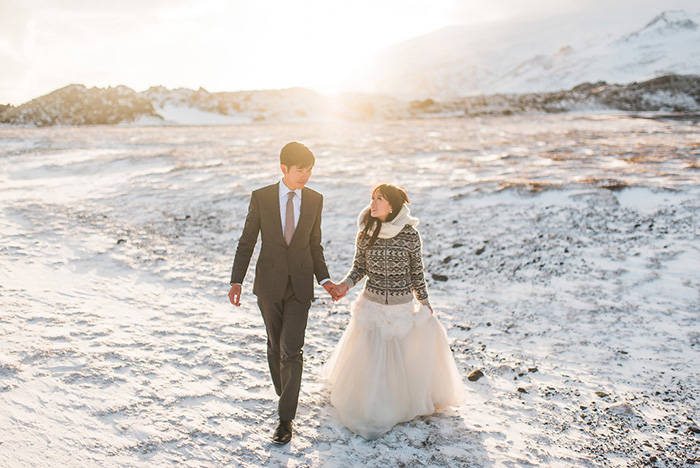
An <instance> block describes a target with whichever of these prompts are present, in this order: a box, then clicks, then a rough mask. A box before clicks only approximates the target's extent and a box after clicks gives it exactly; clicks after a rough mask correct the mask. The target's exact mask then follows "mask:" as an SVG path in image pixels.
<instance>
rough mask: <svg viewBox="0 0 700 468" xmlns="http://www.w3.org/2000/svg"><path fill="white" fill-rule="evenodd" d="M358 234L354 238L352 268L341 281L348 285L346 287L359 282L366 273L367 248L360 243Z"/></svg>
mask: <svg viewBox="0 0 700 468" xmlns="http://www.w3.org/2000/svg"><path fill="white" fill-rule="evenodd" d="M360 235H361V234H360V233H358V234H357V239H356V240H355V258H354V259H353V261H352V268H351V269H350V271H349V272H348V274H347V275H345V278H343V280H342V281H341V283H345V284H347V285H348V289H350V288H352V287H353V286H355V285H356V284H357V283H359V282H360V280H362V278H364V277H365V275H366V274H367V249H366V248H363V247H362V246H361V245H360Z"/></svg>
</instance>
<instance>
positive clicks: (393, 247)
mask: <svg viewBox="0 0 700 468" xmlns="http://www.w3.org/2000/svg"><path fill="white" fill-rule="evenodd" d="M416 224H417V223H416ZM368 244H369V236H362V234H361V233H360V234H358V235H357V241H356V243H355V259H354V260H353V265H352V269H351V270H350V271H349V272H348V274H347V275H345V278H343V281H342V282H343V283H345V284H347V285H348V288H352V287H353V286H355V285H356V284H357V283H358V282H360V280H362V278H364V277H365V275H366V276H367V282H366V283H365V289H364V291H363V294H364V296H365V297H366V298H367V299H369V300H370V301H372V302H376V303H379V304H405V303H407V302H411V301H413V296H414V295H415V297H416V299H417V300H418V302H420V303H421V304H423V305H430V302H429V300H428V289H427V287H426V284H425V275H424V273H423V254H422V246H423V244H422V242H421V238H420V234H418V231H417V230H416V229H415V228H414V227H413V226H411V225H410V224H406V225H404V226H403V228H402V229H401V230H400V231H399V233H398V234H396V235H395V236H393V237H390V238H384V239H383V238H379V239H377V241H376V242H375V243H374V245H373V246H372V247H369V248H368V247H367V246H368Z"/></svg>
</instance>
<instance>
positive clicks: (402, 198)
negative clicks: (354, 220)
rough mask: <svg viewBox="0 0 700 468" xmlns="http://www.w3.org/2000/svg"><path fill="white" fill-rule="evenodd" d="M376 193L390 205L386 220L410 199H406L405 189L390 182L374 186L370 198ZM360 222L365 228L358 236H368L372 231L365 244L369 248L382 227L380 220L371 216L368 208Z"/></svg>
mask: <svg viewBox="0 0 700 468" xmlns="http://www.w3.org/2000/svg"><path fill="white" fill-rule="evenodd" d="M377 193H379V194H381V195H382V197H384V199H385V200H386V201H388V202H389V204H390V205H391V213H389V214H388V215H387V217H386V221H392V220H393V219H394V218H396V217H397V216H398V215H399V212H400V211H401V208H403V205H404V204H409V203H411V201H410V200H409V199H408V193H406V189H405V188H403V187H397V186H396V185H391V184H381V185H378V186H377V187H375V189H374V190H373V191H372V198H374V196H375V195H376V194H377ZM362 223H363V224H364V225H365V228H364V229H363V230H362V232H361V233H360V236H362V237H365V238H366V237H369V236H370V234H369V233H370V232H371V233H372V235H371V237H370V238H369V243H368V244H367V248H370V247H372V246H373V245H374V243H375V242H377V239H378V238H379V231H380V230H381V229H382V220H381V219H379V218H375V217H373V216H372V211H371V210H369V211H367V213H366V214H365V217H364V218H363V219H362Z"/></svg>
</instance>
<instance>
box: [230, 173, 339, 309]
mask: <svg viewBox="0 0 700 468" xmlns="http://www.w3.org/2000/svg"><path fill="white" fill-rule="evenodd" d="M280 183H281V182H278V183H276V184H272V185H268V186H267V187H263V188H261V189H258V190H255V191H254V192H253V194H252V195H251V197H250V206H249V207H248V215H247V216H246V219H245V225H244V226H243V232H242V233H241V238H240V239H239V241H238V248H237V249H236V256H235V258H234V260H233V268H232V271H231V283H243V279H244V278H245V274H246V271H247V270H248V265H249V264H250V258H251V256H252V255H253V250H254V249H255V244H256V243H257V242H258V233H261V234H262V246H261V248H260V255H259V257H258V262H257V264H256V267H255V281H254V284H253V294H255V295H257V296H260V297H264V298H265V299H268V300H270V301H280V300H282V296H283V295H284V292H285V290H286V288H287V282H288V279H289V278H290V277H291V280H292V287H293V288H294V294H295V295H296V297H297V299H299V300H300V301H304V302H305V301H311V300H312V299H313V295H314V285H313V277H314V275H316V280H317V281H321V280H323V279H325V278H329V277H330V275H329V274H328V267H327V266H326V259H325V258H324V256H323V246H321V211H322V210H323V195H321V194H320V193H318V192H315V191H314V190H311V189H310V188H307V187H304V188H303V189H302V192H301V210H300V213H299V221H298V223H297V227H296V230H295V231H294V237H292V241H291V243H290V244H289V245H287V242H286V241H285V240H284V235H283V233H282V220H281V217H280V201H279V184H280Z"/></svg>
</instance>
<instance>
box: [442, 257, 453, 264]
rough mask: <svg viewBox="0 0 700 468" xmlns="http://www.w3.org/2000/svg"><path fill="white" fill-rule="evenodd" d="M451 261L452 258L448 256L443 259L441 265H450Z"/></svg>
mask: <svg viewBox="0 0 700 468" xmlns="http://www.w3.org/2000/svg"><path fill="white" fill-rule="evenodd" d="M451 261H452V257H451V256H450V255H448V256H447V257H445V258H444V259H443V260H442V263H450V262H451Z"/></svg>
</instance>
